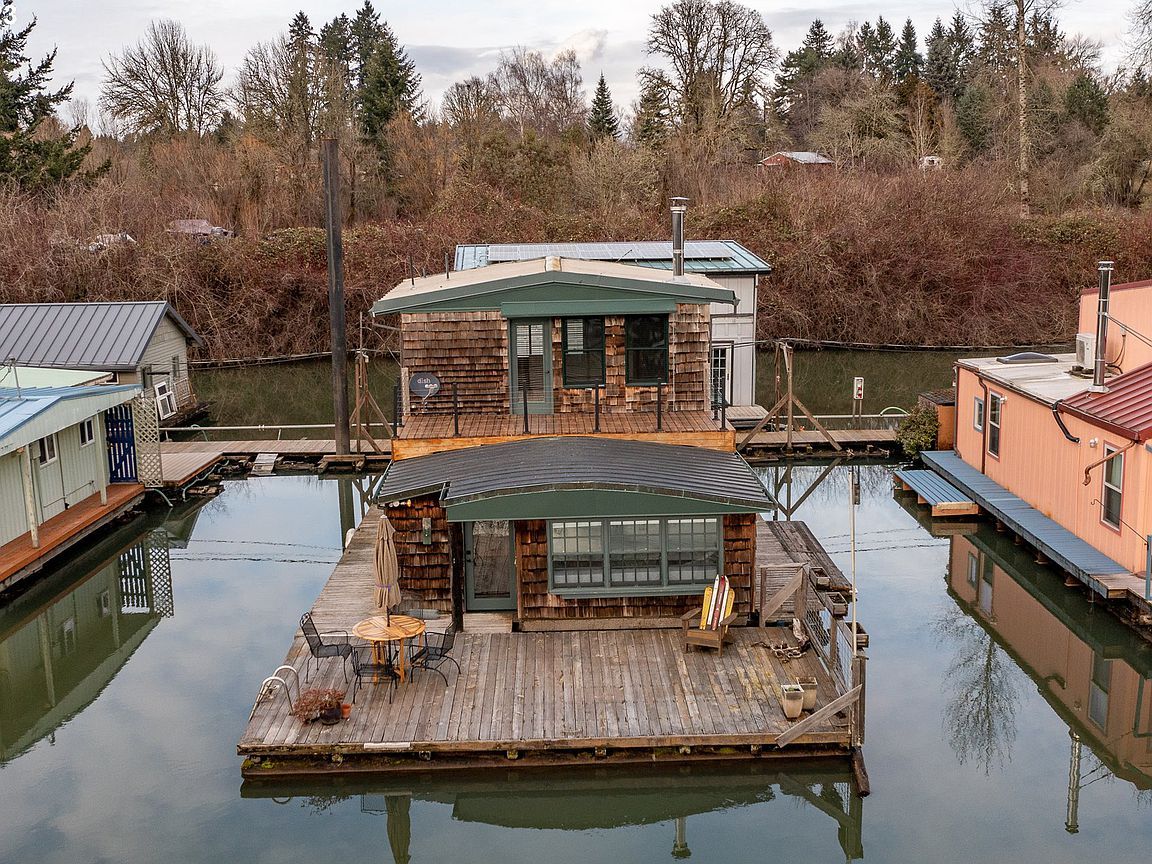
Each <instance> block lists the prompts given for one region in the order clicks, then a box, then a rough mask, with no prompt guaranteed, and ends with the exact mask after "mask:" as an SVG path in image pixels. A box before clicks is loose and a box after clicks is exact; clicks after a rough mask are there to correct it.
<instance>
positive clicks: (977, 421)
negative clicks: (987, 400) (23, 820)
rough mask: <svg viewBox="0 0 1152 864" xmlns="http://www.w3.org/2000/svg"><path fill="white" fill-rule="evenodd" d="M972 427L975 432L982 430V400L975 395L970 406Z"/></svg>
mask: <svg viewBox="0 0 1152 864" xmlns="http://www.w3.org/2000/svg"><path fill="white" fill-rule="evenodd" d="M972 428H973V429H975V430H976V431H977V432H983V431H984V400H983V399H981V398H980V397H979V396H977V397H976V402H975V405H974V406H973V408H972Z"/></svg>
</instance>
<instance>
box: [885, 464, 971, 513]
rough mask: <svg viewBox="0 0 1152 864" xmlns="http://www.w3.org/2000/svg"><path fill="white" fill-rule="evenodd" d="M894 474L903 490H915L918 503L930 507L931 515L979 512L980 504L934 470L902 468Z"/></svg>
mask: <svg viewBox="0 0 1152 864" xmlns="http://www.w3.org/2000/svg"><path fill="white" fill-rule="evenodd" d="M895 476H896V480H897V482H898V483H899V484H900V486H901V487H902V488H903V489H904V491H906V492H915V493H916V498H917V501H918V502H919V503H920V504H926V505H928V506H929V507H931V508H932V515H933V516H936V517H944V516H976V515H978V514H979V513H980V505H978V504H977V503H976V502H975V501H973V500H972V499H971V498H969V497H968V496H967V495H965V494H964V493H963V492H961V491H960V490H959V489H957V488H956V487H955V486H953V485H952V484H951V483H949V482H948V481H947V480H945V479H944V478H943V477H941V476H940V475H939V474H937V473H936V472H935V471H929V470H927V469H919V470H916V469H911V468H903V469H900V470H898V471H896V472H895Z"/></svg>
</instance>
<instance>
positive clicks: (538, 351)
mask: <svg viewBox="0 0 1152 864" xmlns="http://www.w3.org/2000/svg"><path fill="white" fill-rule="evenodd" d="M508 350H509V353H510V355H511V356H510V357H509V358H508V366H509V369H510V370H511V382H510V383H511V388H510V389H511V394H512V398H511V402H512V413H513V414H523V413H524V405H525V401H527V405H528V413H529V414H551V413H552V322H551V321H548V320H523V321H513V322H511V324H510V325H509V329H508Z"/></svg>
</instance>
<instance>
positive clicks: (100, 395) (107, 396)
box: [0, 384, 140, 455]
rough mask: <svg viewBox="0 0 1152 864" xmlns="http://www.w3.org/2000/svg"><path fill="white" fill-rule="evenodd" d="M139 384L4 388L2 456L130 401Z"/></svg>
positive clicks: (0, 411)
mask: <svg viewBox="0 0 1152 864" xmlns="http://www.w3.org/2000/svg"><path fill="white" fill-rule="evenodd" d="M139 392H140V387H139V386H138V385H136V384H122V385H120V386H115V387H113V386H104V385H96V386H82V387H33V388H26V387H22V388H20V389H19V390H17V389H16V388H15V387H0V455H3V454H5V453H10V452H11V451H13V450H15V449H17V448H18V447H23V446H25V445H27V444H31V443H32V442H33V441H35V440H37V439H39V438H43V437H44V436H45V435H51V434H52V433H54V432H59V431H60V430H61V429H67V428H68V427H69V426H74V425H75V424H77V423H79V422H80V421H81V420H85V419H87V418H89V417H92V416H95V415H96V414H98V413H100V412H101V411H107V410H108V409H109V408H112V407H114V406H116V405H121V404H123V403H124V402H127V401H129V400H130V399H132V397H133V396H135V395H136V394H137V393H139Z"/></svg>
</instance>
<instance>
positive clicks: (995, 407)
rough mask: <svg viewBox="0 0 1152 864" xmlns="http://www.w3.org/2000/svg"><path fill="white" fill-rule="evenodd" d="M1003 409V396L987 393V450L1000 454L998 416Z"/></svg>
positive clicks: (995, 454) (994, 454)
mask: <svg viewBox="0 0 1152 864" xmlns="http://www.w3.org/2000/svg"><path fill="white" fill-rule="evenodd" d="M1003 411H1004V397H1003V396H998V395H997V394H995V393H990V394H988V452H989V453H991V454H992V455H993V456H999V455H1000V416H1001V414H1002V413H1003Z"/></svg>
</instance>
